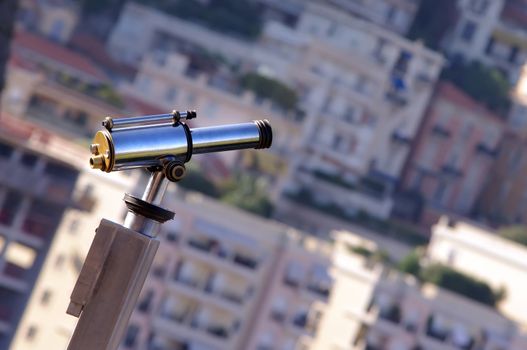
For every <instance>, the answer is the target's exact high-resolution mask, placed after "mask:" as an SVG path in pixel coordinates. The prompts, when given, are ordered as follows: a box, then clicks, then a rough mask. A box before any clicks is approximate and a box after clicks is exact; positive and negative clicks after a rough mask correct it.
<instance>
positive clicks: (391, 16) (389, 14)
mask: <svg viewBox="0 0 527 350" xmlns="http://www.w3.org/2000/svg"><path fill="white" fill-rule="evenodd" d="M396 15H397V8H396V7H395V5H389V7H388V11H386V23H394V20H395V16H396Z"/></svg>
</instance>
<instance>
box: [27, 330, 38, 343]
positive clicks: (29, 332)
mask: <svg viewBox="0 0 527 350" xmlns="http://www.w3.org/2000/svg"><path fill="white" fill-rule="evenodd" d="M36 335H37V327H35V326H29V328H28V329H27V333H26V340H28V341H32V340H34V339H35V337H36Z"/></svg>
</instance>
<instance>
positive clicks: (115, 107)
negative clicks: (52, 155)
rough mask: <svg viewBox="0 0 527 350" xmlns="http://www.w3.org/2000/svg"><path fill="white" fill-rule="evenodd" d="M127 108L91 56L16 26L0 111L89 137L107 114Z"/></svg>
mask: <svg viewBox="0 0 527 350" xmlns="http://www.w3.org/2000/svg"><path fill="white" fill-rule="evenodd" d="M125 107H126V104H125V100H124V99H122V98H121V97H120V96H118V95H117V93H116V92H115V91H114V90H113V89H112V88H111V87H110V82H109V79H108V78H107V76H106V75H105V74H104V72H103V71H102V70H101V69H100V68H99V67H98V66H96V65H95V64H94V63H92V62H91V61H90V60H89V59H87V58H85V57H83V56H82V55H80V54H78V53H76V52H74V51H72V50H70V49H68V48H66V47H64V46H61V45H60V44H57V43H55V42H52V41H50V40H49V39H46V38H43V37H40V36H38V35H36V34H33V33H30V32H26V31H23V30H20V31H17V33H16V35H15V36H14V40H13V44H12V55H11V58H10V61H9V70H8V74H7V79H6V86H5V90H4V93H3V96H2V111H4V112H5V113H8V114H9V115H12V116H15V117H19V118H23V119H28V120H30V121H32V122H36V123H39V124H40V125H43V126H45V127H47V128H51V129H53V130H60V131H61V132H62V133H66V134H67V135H68V136H75V137H91V136H92V135H93V133H94V132H95V131H96V130H97V129H98V128H99V127H100V122H101V120H102V119H104V117H105V116H107V115H113V116H120V115H121V114H122V113H123V110H124V109H125Z"/></svg>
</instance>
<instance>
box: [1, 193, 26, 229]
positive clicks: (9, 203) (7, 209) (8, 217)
mask: <svg viewBox="0 0 527 350" xmlns="http://www.w3.org/2000/svg"><path fill="white" fill-rule="evenodd" d="M22 198H23V197H22V193H20V192H16V191H9V192H7V195H6V196H5V199H4V203H3V204H2V205H1V206H0V223H2V224H4V225H11V224H12V223H13V221H14V219H15V216H16V215H17V213H18V212H19V209H20V207H21V205H22Z"/></svg>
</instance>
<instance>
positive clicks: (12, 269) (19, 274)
mask: <svg viewBox="0 0 527 350" xmlns="http://www.w3.org/2000/svg"><path fill="white" fill-rule="evenodd" d="M26 271H27V270H26V269H24V268H22V267H20V266H18V265H15V264H11V263H9V262H6V264H5V266H4V275H6V276H9V277H13V278H15V279H23V278H24V276H25V274H26Z"/></svg>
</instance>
